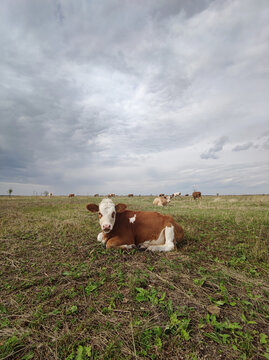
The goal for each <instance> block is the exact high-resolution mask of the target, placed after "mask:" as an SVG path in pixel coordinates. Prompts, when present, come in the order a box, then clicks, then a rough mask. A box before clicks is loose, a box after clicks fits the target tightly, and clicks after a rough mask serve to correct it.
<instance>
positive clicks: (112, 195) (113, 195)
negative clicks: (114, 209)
mask: <svg viewBox="0 0 269 360" xmlns="http://www.w3.org/2000/svg"><path fill="white" fill-rule="evenodd" d="M115 196H116V195H115V194H108V195H107V197H109V198H111V197H115Z"/></svg>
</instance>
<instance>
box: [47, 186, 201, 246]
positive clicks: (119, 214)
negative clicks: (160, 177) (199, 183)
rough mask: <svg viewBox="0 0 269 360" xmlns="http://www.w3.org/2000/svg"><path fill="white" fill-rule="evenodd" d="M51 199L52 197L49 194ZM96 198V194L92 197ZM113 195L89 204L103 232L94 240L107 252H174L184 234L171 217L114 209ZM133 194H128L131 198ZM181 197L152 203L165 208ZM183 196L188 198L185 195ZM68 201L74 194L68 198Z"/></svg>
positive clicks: (120, 207)
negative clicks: (141, 250) (134, 249)
mask: <svg viewBox="0 0 269 360" xmlns="http://www.w3.org/2000/svg"><path fill="white" fill-rule="evenodd" d="M48 196H49V197H50V198H51V197H52V196H53V195H52V193H49V194H48ZM94 196H95V197H99V195H98V194H95V195H94ZM115 196H116V195H115V194H112V193H111V194H108V195H107V197H106V198H104V199H103V200H102V201H101V203H100V204H99V205H96V204H88V205H87V206H86V208H87V210H89V211H90V212H94V213H98V216H99V223H100V226H101V230H102V232H101V233H99V234H98V236H97V240H98V241H99V242H101V243H102V244H104V245H105V246H106V248H115V249H133V248H139V249H143V250H150V251H165V252H166V251H171V250H174V249H176V245H177V243H179V242H180V241H181V240H182V239H183V237H184V230H183V229H182V227H181V226H180V225H179V224H178V223H177V222H176V221H175V220H174V219H173V217H171V216H170V215H164V214H160V213H158V212H155V211H154V212H153V211H133V210H127V205H125V204H121V203H120V204H117V205H115V204H114V203H113V201H112V200H111V198H113V197H115ZM133 196H134V194H128V197H133ZM180 196H181V193H180V192H176V193H173V194H172V195H165V194H160V195H159V196H158V197H156V198H155V199H154V200H153V204H154V205H157V206H165V205H167V204H168V203H169V202H170V201H171V200H172V199H173V198H177V197H180ZM185 196H189V195H188V194H186V195H185ZM68 197H69V198H73V197H75V194H73V193H72V194H69V195H68ZM192 197H193V199H194V200H196V199H199V198H202V194H201V192H200V191H194V192H193V193H192Z"/></svg>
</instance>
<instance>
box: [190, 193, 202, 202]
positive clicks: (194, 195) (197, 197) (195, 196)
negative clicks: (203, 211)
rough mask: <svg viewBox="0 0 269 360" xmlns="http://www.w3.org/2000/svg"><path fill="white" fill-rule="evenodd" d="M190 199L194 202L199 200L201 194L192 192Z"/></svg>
mask: <svg viewBox="0 0 269 360" xmlns="http://www.w3.org/2000/svg"><path fill="white" fill-rule="evenodd" d="M192 197H193V199H194V200H196V199H199V198H201V197H202V194H201V193H200V191H194V192H193V193H192Z"/></svg>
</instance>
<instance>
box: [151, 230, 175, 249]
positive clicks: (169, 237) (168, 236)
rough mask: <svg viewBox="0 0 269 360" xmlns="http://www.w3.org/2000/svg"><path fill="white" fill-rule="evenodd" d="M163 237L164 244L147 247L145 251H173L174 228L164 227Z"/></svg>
mask: <svg viewBox="0 0 269 360" xmlns="http://www.w3.org/2000/svg"><path fill="white" fill-rule="evenodd" d="M164 234H165V235H164V237H165V242H164V244H160V243H159V244H157V243H155V244H156V245H154V244H152V243H151V244H150V245H149V246H148V247H147V250H150V251H171V250H174V248H175V232H174V226H166V227H165V230H164Z"/></svg>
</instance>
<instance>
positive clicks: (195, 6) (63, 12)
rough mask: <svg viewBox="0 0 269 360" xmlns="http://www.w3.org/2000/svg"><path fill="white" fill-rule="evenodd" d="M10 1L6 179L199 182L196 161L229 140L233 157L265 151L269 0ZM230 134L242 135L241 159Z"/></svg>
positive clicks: (70, 187) (146, 186)
mask: <svg viewBox="0 0 269 360" xmlns="http://www.w3.org/2000/svg"><path fill="white" fill-rule="evenodd" d="M0 11H1V14H2V15H3V16H2V17H3V20H2V21H1V24H0V30H1V38H0V46H1V49H2V52H1V59H0V79H1V81H0V84H1V85H0V167H1V172H0V182H5V183H6V182H8V181H10V182H12V183H16V182H17V183H24V184H27V183H29V184H46V185H47V186H51V189H55V190H53V192H54V191H58V192H60V193H63V192H69V191H71V192H73V191H78V192H83V191H85V192H99V193H105V192H106V189H107V188H110V190H109V192H119V191H123V192H124V191H125V192H132V191H133V190H132V189H134V188H137V191H139V189H140V192H145V193H150V192H152V189H155V188H156V191H157V188H158V186H159V184H162V187H163V189H164V190H163V191H164V192H165V188H167V189H172V188H173V187H177V188H178V187H180V183H179V180H178V179H180V177H181V174H182V171H183V173H184V171H187V173H188V174H189V175H188V176H189V177H188V178H184V179H185V180H184V186H186V187H187V185H186V184H188V183H189V184H193V183H198V182H199V181H196V180H194V179H193V177H195V174H196V173H193V172H188V170H189V169H190V168H193V169H197V168H198V167H199V166H200V162H201V158H202V159H214V160H215V161H214V162H215V163H216V164H218V163H219V161H220V160H219V159H218V154H220V152H221V161H223V162H225V163H226V164H227V166H228V164H229V163H230V162H231V161H235V162H238V163H240V164H241V163H243V164H245V167H246V168H248V162H249V161H250V160H251V161H254V158H256V157H257V158H258V157H259V159H261V158H262V161H263V162H264V163H266V156H267V154H268V143H267V141H268V138H267V137H265V136H263V135H264V134H265V133H266V130H267V129H268V113H269V106H268V101H267V98H268V90H269V89H268V83H269V82H268V80H269V79H268V72H267V62H266V59H268V56H269V48H268V46H267V39H268V26H267V22H268V21H267V20H268V17H267V16H268V4H267V1H265V0H262V1H261V2H260V3H259V5H257V4H255V3H253V2H252V1H251V0H246V1H242V0H236V1H233V2H231V1H228V0H227V1H219V0H217V1H207V0H204V1H202V0H192V1H183V0H182V1H177V0H169V1H165V0H156V1H153V0H146V1H144V2H143V4H142V3H140V2H124V3H123V2H122V1H120V0H112V1H102V2H85V1H82V0H81V1H77V2H76V3H74V2H73V1H71V0H66V1H61V0H52V1H49V2H48V1H45V2H44V1H36V0H27V1H26V0H14V1H12V2H10V1H7V0H3V1H1V2H0ZM267 131H268V130H267ZM223 134H225V135H226V136H227V138H229V142H230V143H231V144H239V145H234V148H233V152H232V159H231V154H230V153H231V151H230V149H229V146H228V142H227V138H226V137H224V136H222V135H223ZM259 136H260V140H259V141H258V140H253V139H258V137H259ZM212 139H218V140H217V141H216V143H215V144H213V146H211V147H210V146H209V147H208V145H207V144H208V143H209V144H210V143H212ZM226 143H227V146H225V147H224V145H225V144H226ZM250 143H252V144H253V146H249V148H248V150H249V151H248V157H245V155H244V153H245V152H244V151H239V150H243V149H241V148H240V147H242V146H243V147H244V146H245V147H246V146H247V145H248V144H250ZM204 149H208V150H206V151H205V150H204ZM262 149H263V150H264V155H263V154H261V150H262ZM257 151H259V154H257ZM200 154H201V155H200ZM205 163H209V162H203V166H206V164H205ZM2 169H3V171H2ZM264 171H265V170H264ZM119 174H120V175H121V176H120V175H119ZM122 174H124V177H123V176H122ZM137 174H138V176H137ZM151 174H152V175H151ZM185 174H186V173H185ZM260 176H261V178H265V177H266V176H265V173H263V174H260ZM230 178H233V177H232V176H230ZM198 180H199V179H198ZM211 181H212V182H214V179H213V178H212V179H211ZM255 181H256V180H255ZM256 182H258V181H256ZM136 184H138V185H136ZM228 184H229V186H230V189H232V186H233V184H232V183H229V182H228ZM182 186H183V185H182ZM225 186H226V185H225ZM266 186H267V185H266ZM53 187H54V188H53ZM112 187H113V189H112ZM264 187H265V186H263V188H264ZM24 188H25V187H24ZM179 190H181V189H179ZM179 190H178V191H179ZM183 191H184V190H183ZM157 192H158V191H157ZM185 192H190V190H188V189H186V190H185ZM263 192H265V191H263Z"/></svg>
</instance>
